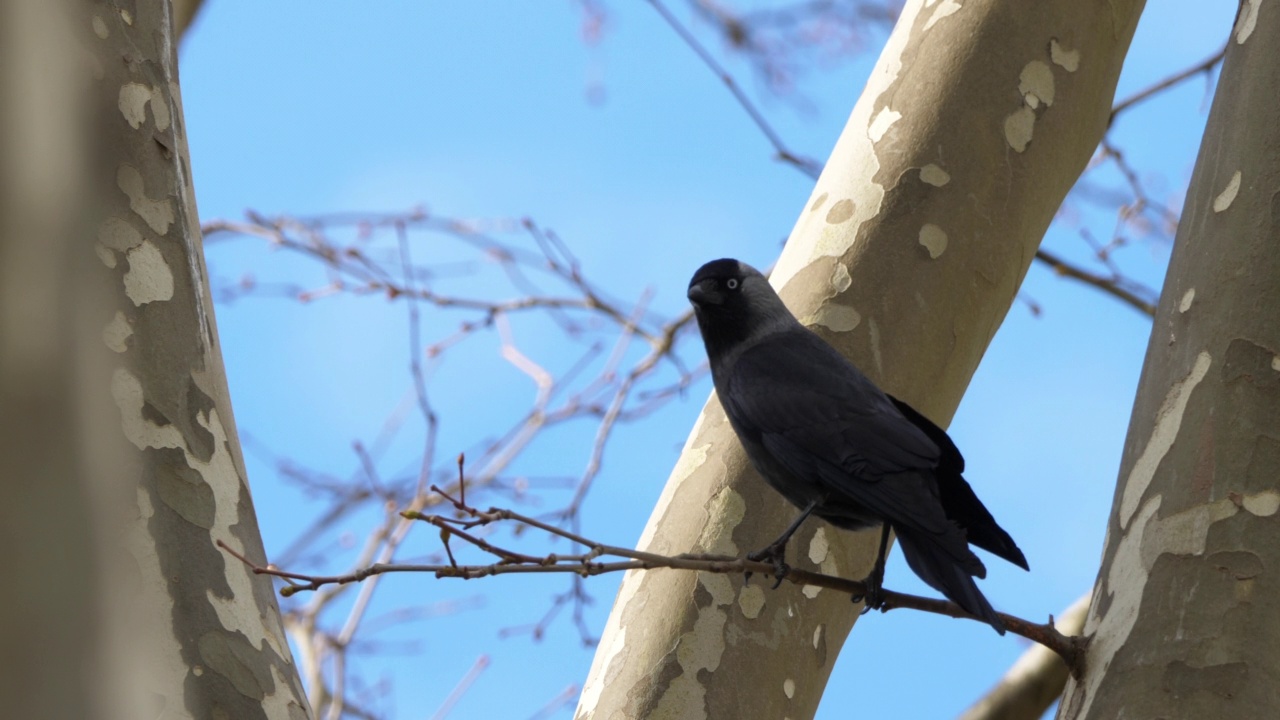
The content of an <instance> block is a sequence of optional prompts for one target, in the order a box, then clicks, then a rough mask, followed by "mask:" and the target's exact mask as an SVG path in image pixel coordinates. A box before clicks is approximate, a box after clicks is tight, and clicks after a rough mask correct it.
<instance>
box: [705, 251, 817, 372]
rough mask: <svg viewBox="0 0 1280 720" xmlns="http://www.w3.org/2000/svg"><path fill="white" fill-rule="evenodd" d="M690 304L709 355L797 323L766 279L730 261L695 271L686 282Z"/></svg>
mask: <svg viewBox="0 0 1280 720" xmlns="http://www.w3.org/2000/svg"><path fill="white" fill-rule="evenodd" d="M689 302H691V303H693V312H694V315H695V316H696V317H697V319H698V328H699V329H700V330H701V331H702V339H703V340H704V341H705V342H706V343H707V349H708V351H709V352H710V351H711V350H712V348H713V346H717V347H724V346H729V345H732V344H734V343H736V342H740V341H743V340H747V339H749V338H751V337H753V336H756V335H758V334H761V333H765V332H771V331H775V330H778V329H782V328H785V327H789V326H790V325H791V324H792V323H795V322H796V320H795V318H794V317H793V316H792V315H791V312H790V311H789V310H787V307H786V305H784V304H783V303H782V298H780V297H778V293H777V292H775V291H774V289H773V287H772V286H771V285H769V280H768V279H766V278H765V276H764V275H762V274H761V273H760V271H759V270H756V269H755V268H753V267H751V266H750V265H748V264H746V263H744V262H739V261H737V260H734V259H732V258H724V259H721V260H712V261H711V262H709V263H707V264H706V265H703V266H702V267H700V268H698V271H697V272H696V273H694V274H693V279H692V280H690V281H689Z"/></svg>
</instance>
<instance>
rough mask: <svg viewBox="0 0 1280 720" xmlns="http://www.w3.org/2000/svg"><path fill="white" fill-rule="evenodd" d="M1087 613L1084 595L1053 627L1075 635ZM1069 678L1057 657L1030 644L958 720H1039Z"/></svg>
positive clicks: (1065, 667)
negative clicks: (997, 680) (993, 685)
mask: <svg viewBox="0 0 1280 720" xmlns="http://www.w3.org/2000/svg"><path fill="white" fill-rule="evenodd" d="M1088 612H1089V596H1088V595H1085V596H1084V597H1082V598H1080V599H1079V600H1076V601H1075V602H1074V603H1072V604H1071V607H1069V608H1067V610H1066V612H1064V613H1062V616H1061V617H1058V618H1055V622H1054V627H1056V628H1057V629H1058V632H1061V633H1062V634H1063V635H1079V634H1080V633H1081V631H1082V630H1083V629H1084V618H1085V615H1087V614H1088ZM1069 675H1070V672H1069V671H1068V670H1067V664H1066V663H1065V662H1063V660H1062V656H1061V655H1058V654H1057V653H1055V652H1054V651H1052V650H1050V649H1049V648H1047V647H1045V646H1043V645H1032V646H1031V647H1029V648H1027V650H1026V652H1024V653H1022V655H1021V656H1020V657H1019V658H1018V660H1017V662H1015V663H1014V664H1013V665H1012V666H1011V667H1010V668H1009V670H1008V672H1006V673H1005V674H1004V677H1002V678H1000V681H999V682H997V683H996V684H995V687H992V688H991V689H990V690H989V691H987V694H986V695H983V696H982V697H981V698H979V699H978V701H977V702H975V703H974V704H973V705H971V706H969V709H968V710H965V711H964V713H963V714H961V715H960V720H1039V718H1041V717H1044V712H1045V711H1046V710H1048V709H1049V708H1050V707H1051V706H1052V705H1053V703H1054V702H1056V701H1057V699H1058V697H1059V696H1061V695H1062V688H1063V686H1065V685H1066V684H1067V677H1068V676H1069Z"/></svg>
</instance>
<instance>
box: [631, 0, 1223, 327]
mask: <svg viewBox="0 0 1280 720" xmlns="http://www.w3.org/2000/svg"><path fill="white" fill-rule="evenodd" d="M648 2H649V4H650V5H651V6H653V8H654V9H655V10H656V11H657V12H658V13H659V14H660V15H661V16H662V18H663V20H665V21H666V23H667V24H668V25H669V26H670V27H671V29H672V30H673V31H674V32H675V33H676V35H677V36H678V37H679V38H680V39H681V40H682V41H683V42H684V43H685V44H686V45H687V46H688V47H689V48H690V49H691V50H693V52H694V54H695V55H697V56H698V58H699V60H701V61H702V63H703V65H705V66H706V67H707V68H708V69H709V70H711V72H713V73H714V74H715V75H716V77H718V78H719V79H720V80H721V82H723V83H724V84H725V86H726V87H727V88H728V89H729V91H730V93H732V94H733V96H734V99H735V100H736V101H737V102H738V105H739V106H740V107H741V108H742V110H743V111H744V112H745V113H746V114H747V116H748V117H750V118H751V121H752V122H753V123H754V124H755V125H756V127H757V128H758V129H759V130H760V132H761V133H762V134H763V135H764V136H765V138H766V139H767V140H768V141H769V143H770V144H771V145H772V146H773V147H774V150H775V153H776V156H777V157H778V158H779V159H781V160H783V161H784V162H787V163H788V164H790V165H792V166H793V167H795V168H796V169H798V170H800V171H801V172H803V173H804V174H805V175H806V176H808V177H810V178H813V179H817V178H818V176H819V174H820V172H821V169H822V166H821V164H819V163H817V162H816V161H813V160H810V159H808V158H803V157H800V156H797V155H795V154H794V153H792V152H791V151H790V150H789V149H788V148H787V145H786V143H785V142H784V141H783V140H782V138H781V136H780V135H779V134H778V133H777V131H776V130H774V128H773V127H772V125H771V124H770V123H769V122H768V120H766V119H765V118H764V116H763V114H762V113H761V112H760V111H759V109H758V108H757V107H756V106H755V104H754V103H753V102H752V101H751V100H750V98H748V97H747V95H746V93H745V92H743V90H742V89H741V87H740V86H739V85H738V83H737V82H736V81H735V80H734V78H733V76H732V75H730V74H729V72H728V71H727V70H726V69H725V68H724V66H723V65H721V64H720V63H719V61H717V60H716V59H715V57H714V56H712V55H711V53H710V52H708V51H707V49H706V48H705V46H703V45H702V44H701V43H700V42H699V41H698V39H697V38H696V37H695V36H694V35H693V33H692V32H690V30H689V29H688V28H686V27H685V26H684V25H683V24H682V23H681V22H680V21H679V19H678V18H676V16H675V15H674V14H673V13H672V12H671V10H670V9H669V8H668V7H667V6H666V5H665V4H664V3H663V2H662V0H648ZM688 2H689V4H690V6H691V7H692V8H693V10H694V12H695V13H696V14H697V15H698V16H699V17H700V18H702V19H703V20H705V21H707V22H708V23H710V24H711V25H712V26H713V27H715V28H716V29H717V31H718V32H719V33H720V34H721V35H723V37H724V38H725V39H726V40H727V42H728V44H729V47H731V48H732V49H734V50H736V51H740V52H743V53H745V54H746V55H748V56H749V57H753V58H754V59H755V60H756V61H757V64H758V66H760V67H762V68H765V71H764V72H765V74H766V76H768V77H775V73H774V72H772V71H771V70H770V69H771V68H776V67H778V64H777V63H778V58H779V56H780V55H781V54H783V53H784V52H785V50H783V49H779V48H778V47H770V46H769V45H768V44H767V43H765V41H763V40H761V39H760V33H761V32H763V28H766V27H773V28H779V27H784V28H785V27H794V26H799V25H803V24H805V23H809V22H815V18H824V16H825V15H826V14H828V13H832V12H835V11H837V10H841V9H843V10H844V11H846V12H847V11H848V10H849V9H855V8H856V10H857V12H859V13H863V14H864V16H865V17H866V18H868V19H876V20H892V18H893V10H895V9H896V8H891V7H889V6H888V5H885V6H879V5H875V4H873V3H861V2H849V3H837V2H832V1H829V0H814V1H810V2H798V3H796V4H793V5H787V6H784V7H780V8H763V9H759V10H754V11H750V12H744V13H735V12H734V11H732V10H730V9H729V8H728V7H726V6H725V5H724V4H722V3H718V2H714V1H713V0H688ZM829 21H830V17H825V19H824V20H822V21H821V22H829ZM1225 52H1226V47H1225V46H1224V47H1223V49H1222V50H1220V51H1219V52H1218V53H1216V54H1214V55H1213V56H1212V57H1209V58H1207V59H1205V60H1204V61H1202V62H1199V63H1197V64H1196V65H1194V66H1192V67H1190V68H1187V69H1184V70H1182V71H1179V72H1176V73H1174V74H1172V75H1170V76H1169V77H1167V78H1165V79H1164V80H1162V81H1160V82H1158V83H1155V84H1154V85H1152V86H1151V87H1149V88H1146V89H1144V90H1142V91H1140V92H1138V93H1135V94H1134V95H1132V96H1130V97H1129V98H1126V99H1125V100H1123V101H1121V102H1120V103H1118V104H1117V105H1116V106H1115V107H1114V108H1113V109H1112V111H1111V119H1110V123H1114V121H1115V119H1116V117H1117V116H1118V115H1120V114H1121V113H1123V112H1125V111H1127V110H1129V109H1131V108H1133V107H1135V106H1136V105H1139V104H1140V103H1142V102H1144V101H1146V100H1149V99H1151V98H1152V97H1155V96H1157V95H1159V94H1160V93H1161V92H1163V91H1165V90H1168V89H1170V88H1172V87H1174V86H1176V85H1178V84H1179V83H1182V82H1184V81H1186V80H1187V79H1189V78H1192V77H1195V76H1197V75H1200V74H1208V73H1210V72H1212V70H1213V69H1214V68H1215V67H1216V66H1217V65H1218V64H1219V63H1221V62H1222V58H1223V55H1224V54H1225ZM771 87H774V89H775V90H776V89H777V88H776V85H774V84H773V83H771ZM1100 157H1101V159H1102V160H1111V161H1113V162H1114V163H1115V165H1116V168H1117V169H1118V170H1119V171H1120V173H1121V175H1122V176H1123V177H1124V179H1125V181H1126V183H1127V184H1128V185H1129V187H1130V192H1131V193H1132V197H1133V198H1134V199H1133V200H1132V202H1121V203H1120V204H1119V212H1118V218H1117V223H1116V231H1115V233H1114V234H1113V237H1112V240H1111V242H1110V243H1109V244H1108V246H1106V247H1101V248H1100V247H1097V246H1095V256H1096V257H1097V258H1098V260H1099V262H1101V263H1102V264H1103V265H1105V266H1107V267H1108V268H1109V269H1110V270H1111V273H1110V275H1103V274H1100V273H1096V272H1091V271H1089V270H1087V269H1085V268H1083V267H1081V266H1078V265H1075V264H1073V263H1071V262H1069V261H1067V260H1065V259H1064V258H1062V257H1061V256H1060V255H1058V254H1056V253H1052V252H1049V251H1046V250H1041V251H1039V252H1037V253H1036V260H1037V261H1039V262H1041V263H1044V264H1045V265H1047V266H1049V268H1050V269H1052V270H1053V271H1054V273H1055V274H1057V275H1058V276H1060V277H1065V278H1070V279H1073V280H1077V281H1079V282H1082V283H1084V284H1086V285H1088V286H1090V287H1093V288H1096V289H1098V290H1100V291H1102V292H1104V293H1106V294H1108V295H1111V296H1112V297H1115V298H1116V299H1118V300H1120V301H1121V302H1123V303H1125V304H1127V305H1129V306H1130V307H1132V308H1134V309H1136V310H1138V311H1139V312H1141V313H1143V314H1145V315H1147V316H1148V317H1153V316H1154V313H1155V301H1154V298H1155V296H1156V295H1157V294H1158V293H1156V291H1154V290H1152V289H1150V288H1147V287H1145V286H1144V285H1142V284H1141V283H1138V282H1135V281H1133V280H1131V279H1129V278H1127V277H1126V276H1125V275H1124V274H1122V273H1121V272H1120V271H1119V269H1118V268H1117V267H1116V266H1115V265H1114V263H1112V262H1111V261H1110V258H1109V254H1110V252H1112V251H1114V250H1115V249H1116V248H1118V247H1120V246H1121V245H1123V244H1125V242H1126V238H1125V236H1124V234H1123V232H1122V229H1123V228H1124V227H1125V226H1126V225H1128V224H1129V223H1131V222H1134V221H1135V220H1137V219H1138V218H1141V217H1142V216H1143V214H1144V213H1145V212H1146V211H1147V210H1151V211H1153V212H1154V213H1155V214H1156V215H1157V216H1158V217H1159V218H1160V220H1161V221H1163V224H1164V226H1165V230H1166V234H1171V230H1170V228H1176V227H1177V222H1178V215H1177V213H1176V212H1174V211H1173V210H1171V209H1169V208H1168V207H1166V206H1164V205H1163V204H1160V203H1157V202H1154V201H1152V200H1151V199H1150V197H1149V196H1148V195H1147V193H1146V192H1145V190H1144V188H1143V186H1142V183H1141V182H1140V181H1139V179H1138V175H1137V172H1136V171H1135V170H1134V169H1133V168H1132V167H1130V166H1129V164H1128V163H1127V162H1126V161H1125V158H1124V155H1123V154H1122V153H1121V151H1120V150H1119V149H1118V148H1117V147H1116V146H1115V145H1114V144H1113V143H1111V142H1110V141H1109V140H1106V139H1104V141H1103V143H1102V146H1101V156H1100ZM1026 302H1027V303H1028V305H1029V307H1030V308H1031V309H1032V312H1033V313H1035V314H1039V310H1040V307H1039V305H1038V304H1037V303H1035V302H1034V301H1033V300H1030V299H1026Z"/></svg>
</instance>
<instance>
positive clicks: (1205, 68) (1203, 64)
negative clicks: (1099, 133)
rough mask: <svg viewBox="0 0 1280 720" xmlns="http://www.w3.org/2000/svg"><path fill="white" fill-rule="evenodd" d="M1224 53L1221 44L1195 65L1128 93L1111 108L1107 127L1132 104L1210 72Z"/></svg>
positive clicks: (1225, 48) (1224, 47) (1225, 51)
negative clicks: (1216, 49) (1219, 48)
mask: <svg viewBox="0 0 1280 720" xmlns="http://www.w3.org/2000/svg"><path fill="white" fill-rule="evenodd" d="M1226 55H1227V46H1226V45H1223V46H1222V49H1221V50H1219V51H1218V52H1216V53H1214V54H1213V55H1212V56H1210V57H1207V58H1205V59H1204V60H1202V61H1200V62H1198V63H1196V64H1195V65H1192V66H1191V67H1189V68H1187V69H1186V70H1183V71H1181V72H1177V73H1174V74H1173V75H1170V76H1169V77H1167V78H1165V79H1163V80H1161V81H1160V82H1158V83H1156V84H1154V85H1152V86H1150V87H1148V88H1145V89H1143V90H1139V91H1138V92H1136V93H1134V94H1132V95H1130V96H1129V97H1127V98H1125V99H1124V100H1121V101H1120V102H1118V103H1116V105H1115V107H1113V108H1111V117H1110V119H1108V120H1107V127H1111V126H1112V125H1113V124H1114V123H1115V121H1116V117H1117V116H1119V115H1120V113H1122V112H1124V111H1126V110H1128V109H1130V108H1132V107H1133V106H1134V105H1137V104H1138V103H1140V102H1143V101H1144V100H1148V99H1150V98H1151V97H1152V96H1154V95H1157V94H1159V93H1161V92H1163V91H1165V90H1168V89H1169V88H1171V87H1173V86H1174V85H1177V84H1178V83H1181V82H1183V81H1185V80H1189V79H1191V78H1193V77H1195V76H1197V75H1201V74H1207V73H1209V72H1212V71H1213V69H1214V68H1215V67H1217V65H1218V63H1220V62H1222V59H1223V58H1224V57H1226Z"/></svg>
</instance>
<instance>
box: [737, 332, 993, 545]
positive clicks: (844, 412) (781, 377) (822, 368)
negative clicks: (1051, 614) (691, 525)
mask: <svg viewBox="0 0 1280 720" xmlns="http://www.w3.org/2000/svg"><path fill="white" fill-rule="evenodd" d="M731 376H732V379H731V381H730V384H729V387H728V388H726V389H727V390H728V392H727V393H726V394H727V395H728V397H727V398H725V397H722V398H721V400H722V401H723V402H727V403H729V404H730V405H732V407H731V408H730V412H731V413H733V414H734V416H735V417H736V418H737V420H738V421H739V423H740V424H741V425H742V428H743V430H744V431H746V432H747V433H749V434H750V435H752V436H753V439H756V440H757V441H758V442H760V443H761V444H762V445H763V446H764V447H765V449H766V450H767V451H768V452H769V453H770V454H771V455H772V456H773V457H774V459H776V460H777V461H778V462H779V463H781V464H782V466H783V467H785V468H786V469H787V471H788V472H790V473H792V474H793V475H796V476H798V477H801V478H806V479H810V480H813V481H818V482H821V483H822V484H823V486H825V487H826V488H827V490H828V491H829V492H831V493H833V494H837V495H839V496H844V497H846V498H848V499H849V500H852V501H854V502H856V503H858V504H860V505H862V506H863V507H865V508H866V509H867V510H868V511H870V512H871V513H873V514H875V515H876V516H879V517H881V518H884V519H886V520H888V521H889V522H890V523H891V524H894V525H897V526H903V527H910V528H913V529H917V530H920V531H923V532H927V533H930V534H932V535H938V536H954V535H956V534H959V529H958V528H957V527H956V526H955V524H954V523H952V522H951V521H949V520H948V519H947V517H946V514H945V512H944V511H943V508H942V505H941V502H940V500H939V498H938V492H937V487H936V485H935V484H934V483H933V482H932V474H933V470H934V468H935V467H936V466H937V464H938V461H939V457H940V450H939V448H938V446H937V445H936V444H935V443H934V442H933V441H932V440H930V439H929V438H928V436H927V435H925V433H924V432H922V431H921V430H920V429H919V428H917V427H916V426H915V424H913V423H912V422H911V421H910V420H908V419H907V418H905V417H904V416H903V415H902V413H901V412H899V411H898V409H897V408H896V407H895V406H894V405H893V402H892V401H891V400H890V399H889V398H888V396H886V395H885V394H884V393H883V392H881V391H880V390H879V388H877V387H876V386H875V384H874V383H872V382H871V380H870V379H868V378H867V377H866V376H865V375H863V374H862V373H861V372H860V371H858V369H857V368H855V367H854V366H853V365H852V364H851V363H849V361H847V360H845V359H844V358H843V357H842V356H841V355H840V354H839V353H838V352H836V350H835V349H834V348H832V347H831V346H830V345H828V344H827V343H825V342H824V341H822V339H821V338H818V337H817V336H816V335H813V334H812V333H811V332H810V331H808V330H797V331H795V332H786V333H779V334H777V335H774V336H772V337H771V338H769V339H767V340H765V341H763V342H761V343H760V344H758V345H756V346H754V347H752V348H750V349H748V350H746V351H744V352H743V354H742V355H741V356H739V358H738V359H737V361H736V362H735V363H734V367H733V370H732V373H731ZM960 538H961V539H962V538H963V535H962V534H960ZM940 539H941V538H940ZM948 539H952V538H948ZM947 544H952V543H947ZM959 545H960V548H964V549H963V553H962V554H963V555H967V556H968V557H974V556H973V555H972V553H970V552H968V550H967V547H965V543H964V542H960V543H959ZM955 552H956V554H957V555H958V556H959V555H961V550H960V549H959V548H957V549H956V551H955ZM958 559H963V560H966V561H967V559H968V558H958ZM974 559H975V560H976V557H974Z"/></svg>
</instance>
